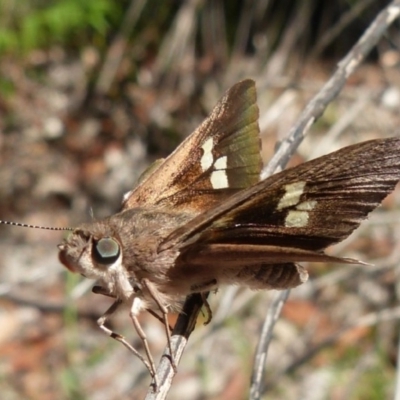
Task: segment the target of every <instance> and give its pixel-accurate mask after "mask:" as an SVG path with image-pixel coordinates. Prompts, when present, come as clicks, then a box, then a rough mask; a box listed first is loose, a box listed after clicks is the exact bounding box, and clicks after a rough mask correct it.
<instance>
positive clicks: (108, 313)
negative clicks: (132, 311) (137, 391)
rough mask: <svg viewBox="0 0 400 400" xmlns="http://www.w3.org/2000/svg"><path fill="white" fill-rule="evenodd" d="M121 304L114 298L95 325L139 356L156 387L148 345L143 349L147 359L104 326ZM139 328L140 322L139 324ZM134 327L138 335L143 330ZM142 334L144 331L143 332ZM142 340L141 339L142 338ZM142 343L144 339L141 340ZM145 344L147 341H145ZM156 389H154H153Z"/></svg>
mask: <svg viewBox="0 0 400 400" xmlns="http://www.w3.org/2000/svg"><path fill="white" fill-rule="evenodd" d="M121 304H122V301H121V300H116V301H115V302H114V303H113V304H112V305H111V307H110V308H109V309H108V310H107V311H106V312H105V313H104V314H103V315H102V316H101V317H100V318H99V319H98V320H97V325H98V326H99V328H100V329H101V330H102V331H103V332H105V333H106V334H107V335H108V336H110V337H112V338H113V339H115V340H117V341H118V342H120V343H122V344H123V345H124V346H125V347H126V348H128V349H129V350H130V351H131V352H132V353H133V354H134V355H135V356H136V357H137V358H139V360H140V361H142V363H143V364H144V365H145V366H146V368H147V369H148V371H149V372H150V375H151V377H152V379H153V380H154V386H155V388H157V387H158V384H157V379H156V368H155V365H154V362H153V358H152V357H151V355H150V357H149V350H148V345H147V347H146V346H145V351H146V355H147V357H148V360H149V361H147V360H146V359H145V358H144V357H143V356H142V355H141V354H140V353H139V352H138V351H137V350H136V349H135V348H134V347H133V346H132V345H131V344H130V343H129V342H127V340H126V339H125V338H124V337H123V336H122V335H120V334H118V333H116V332H114V331H112V330H111V329H109V328H107V327H106V326H105V323H106V321H107V319H108V318H109V317H110V316H111V315H112V314H114V313H115V311H116V310H117V309H118V307H119V306H120V305H121ZM139 328H140V324H139ZM135 329H136V331H137V333H138V335H139V336H140V337H141V335H140V332H142V333H143V330H142V329H141V328H140V331H139V330H138V329H137V327H136V325H135ZM143 334H144V333H143ZM142 341H143V339H142ZM143 343H144V341H143ZM146 344H147V341H146ZM155 390H156V389H155Z"/></svg>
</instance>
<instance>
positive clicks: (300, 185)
mask: <svg viewBox="0 0 400 400" xmlns="http://www.w3.org/2000/svg"><path fill="white" fill-rule="evenodd" d="M305 186H306V183H305V182H301V181H300V182H295V183H289V184H288V185H286V186H285V190H286V193H285V194H284V195H283V197H282V198H281V199H280V200H279V203H278V206H277V210H282V209H283V208H287V207H291V206H295V205H296V204H297V203H298V202H299V201H300V196H301V195H302V194H303V192H304V187H305Z"/></svg>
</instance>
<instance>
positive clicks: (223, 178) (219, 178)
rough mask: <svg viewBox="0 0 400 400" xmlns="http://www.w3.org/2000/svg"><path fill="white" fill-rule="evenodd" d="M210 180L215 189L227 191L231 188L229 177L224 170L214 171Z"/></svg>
mask: <svg viewBox="0 0 400 400" xmlns="http://www.w3.org/2000/svg"><path fill="white" fill-rule="evenodd" d="M210 180H211V185H212V187H213V189H226V188H227V187H229V183H228V177H227V175H226V171H224V170H220V171H213V172H212V173H211V178H210Z"/></svg>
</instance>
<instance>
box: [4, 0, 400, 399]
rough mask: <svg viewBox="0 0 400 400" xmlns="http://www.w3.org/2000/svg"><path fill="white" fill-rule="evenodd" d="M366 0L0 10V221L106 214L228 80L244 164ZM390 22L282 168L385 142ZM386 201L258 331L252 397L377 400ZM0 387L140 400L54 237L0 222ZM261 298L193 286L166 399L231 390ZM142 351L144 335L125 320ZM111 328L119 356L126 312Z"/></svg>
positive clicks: (385, 390) (398, 101)
mask: <svg viewBox="0 0 400 400" xmlns="http://www.w3.org/2000/svg"><path fill="white" fill-rule="evenodd" d="M387 3H388V2H386V1H380V0H375V1H368V0H359V1H357V0H354V1H344V0H334V1H330V2H326V1H322V0H308V1H290V0H284V1H278V0H269V1H268V0H254V1H252V0H246V1H229V2H228V1H225V2H224V1H220V0H214V1H201V0H188V1H170V2H159V1H156V0H148V1H145V0H136V1H120V2H114V1H112V0H86V1H85V2H82V1H81V2H79V1H77V0H59V1H55V0H53V1H52V0H32V1H30V2H26V3H25V2H24V4H22V3H21V2H18V0H3V1H2V2H0V218H1V219H6V220H12V221H19V222H25V223H30V224H38V225H49V226H75V225H77V224H78V223H80V222H84V221H89V220H90V219H91V210H93V214H94V216H95V218H96V217H98V218H100V217H104V216H106V215H109V214H110V213H114V212H116V211H117V210H118V207H119V204H120V201H121V198H122V195H123V194H124V193H125V192H126V191H128V190H130V189H131V188H132V187H133V185H134V184H135V182H136V180H137V178H138V176H139V175H140V173H141V172H142V171H143V170H144V169H145V168H146V166H148V165H149V163H150V162H152V161H153V160H155V159H157V158H160V157H163V156H165V155H168V154H169V153H170V152H171V151H172V150H173V149H174V148H175V147H176V145H177V144H179V143H180V141H181V140H182V139H183V138H184V137H185V136H186V135H188V134H189V133H190V132H191V131H193V130H194V129H195V128H196V126H197V125H199V123H200V122H201V121H202V119H203V118H204V117H205V116H206V115H207V113H208V112H209V111H210V110H211V108H212V107H213V105H214V104H215V103H216V101H217V100H218V98H219V97H221V96H222V94H223V92H224V91H225V90H226V89H227V88H228V87H230V86H231V85H233V84H234V83H235V82H237V81H239V80H241V79H244V78H252V79H255V80H256V82H257V88H258V93H259V95H258V96H259V106H260V127H261V131H262V139H263V157H264V160H265V161H267V160H268V158H269V157H270V156H271V155H272V154H273V150H274V145H275V143H276V141H277V140H279V139H280V138H282V137H284V136H285V135H286V134H287V132H288V131H289V129H290V127H291V126H292V125H293V123H294V121H295V120H296V117H297V116H298V115H299V113H300V112H301V110H302V109H303V108H304V106H305V105H306V104H307V101H308V100H309V99H310V98H312V97H313V96H314V95H315V94H316V93H317V91H318V90H319V89H320V88H321V86H322V85H323V84H324V83H325V82H326V80H327V79H328V78H329V77H330V75H331V73H332V72H333V71H334V69H335V65H336V64H337V63H338V62H339V61H340V59H341V58H342V57H343V56H344V55H345V54H346V52H347V51H348V50H349V49H350V48H351V46H352V45H353V44H354V43H355V42H356V41H357V40H358V38H359V37H360V35H361V34H362V32H364V30H365V29H366V28H367V27H368V25H369V24H370V22H371V21H372V20H373V18H374V17H375V16H376V15H377V13H378V12H379V11H380V10H381V9H382V8H383V7H384V6H385V5H386V4H387ZM399 45H400V30H399V23H398V22H397V23H395V24H394V25H393V27H392V28H391V29H390V30H389V31H388V32H387V34H386V36H385V37H384V38H382V39H381V40H380V41H379V44H378V46H377V47H376V48H375V50H374V51H373V52H372V54H371V55H370V57H369V59H368V61H367V62H366V63H364V65H363V66H362V67H361V68H360V69H359V70H358V71H357V72H356V74H354V75H353V76H351V77H350V80H349V82H348V84H347V86H346V88H345V89H344V90H343V91H342V93H341V95H340V96H339V98H338V99H336V101H334V102H333V103H332V104H331V105H330V107H329V108H328V110H327V111H326V112H325V114H324V116H323V118H321V119H320V120H319V121H318V122H317V123H316V124H315V125H314V126H313V127H312V129H311V132H310V134H309V136H308V137H307V139H306V140H305V142H304V143H303V144H302V146H301V147H300V149H299V152H298V154H297V155H296V156H295V157H294V159H293V161H292V162H293V163H299V162H302V161H304V160H306V159H309V158H315V157H317V156H319V155H322V154H325V153H328V152H330V151H333V150H335V149H337V148H340V147H343V146H346V145H349V144H352V143H357V142H360V141H363V140H367V139H372V138H378V137H386V136H394V135H398V134H399V120H400V115H399V110H400V69H399V66H400V51H399ZM399 204H400V194H399V192H398V191H397V192H395V193H394V194H393V195H391V196H390V197H389V198H388V199H387V200H386V201H385V203H384V206H383V207H381V208H380V209H379V210H377V211H375V212H374V213H373V215H372V216H371V217H370V219H369V221H368V222H366V223H364V224H363V225H362V227H361V228H360V229H359V230H358V231H357V232H356V233H355V234H353V235H352V236H351V238H349V239H348V240H347V241H346V242H344V243H342V244H340V245H338V246H335V248H333V249H332V251H331V254H340V255H341V256H348V257H354V258H360V259H362V260H364V261H366V262H370V263H372V264H374V265H375V266H374V267H362V268H360V267H354V266H348V265H347V266H332V265H322V264H321V265H319V266H318V267H317V268H313V269H312V270H310V275H311V277H312V280H311V282H309V283H307V284H305V285H303V286H302V287H300V288H298V289H296V290H293V291H292V293H291V297H290V300H289V301H288V303H287V304H286V306H285V309H284V312H283V315H282V317H281V319H280V321H279V322H278V324H277V326H276V329H275V338H274V341H273V342H272V345H271V348H270V352H269V357H268V361H267V376H266V382H267V386H268V395H266V397H265V398H279V399H280V398H282V399H298V398H302V399H327V398H330V399H383V398H392V397H393V393H394V390H395V376H396V363H397V347H398V343H397V342H398V322H397V319H398V317H399V314H400V311H399V309H398V308H397V307H398V306H397V304H398V296H399V290H398V286H397V282H396V278H397V270H396V266H397V265H398V263H399V259H400V249H399V244H398V242H399V241H398V238H400V232H399V230H400V224H399V215H400V214H399V212H400V211H399V210H400V209H399ZM0 238H1V239H0V252H1V255H2V257H1V258H0V295H1V297H0V393H1V398H2V399H6V400H9V399H11V400H13V399H41V400H52V399H90V400H102V399H140V398H143V396H144V394H145V393H146V390H147V385H148V384H149V381H150V379H149V376H148V374H147V371H146V370H145V368H144V367H143V365H141V363H140V362H139V361H138V360H137V359H135V358H134V357H133V356H132V355H131V354H130V353H129V352H128V351H127V350H126V349H125V348H124V347H123V346H121V345H120V344H118V343H116V342H114V341H113V340H112V339H110V338H108V337H107V336H105V335H104V334H103V333H102V332H101V331H100V330H99V329H98V328H97V325H96V322H95V321H96V319H97V318H98V317H99V316H100V315H101V314H102V312H104V311H105V310H106V309H107V307H108V305H109V304H110V300H109V299H107V298H103V297H102V296H99V295H94V294H92V293H91V292H90V288H91V285H92V283H91V282H88V281H87V280H84V279H83V278H82V279H81V278H80V277H76V276H72V275H71V274H70V273H67V272H66V271H64V270H63V269H62V267H61V266H60V264H59V262H58V260H57V248H56V245H57V243H59V242H60V241H61V239H62V234H61V233H58V232H50V231H43V230H28V229H22V228H14V227H9V226H2V227H1V228H0ZM270 298H271V293H261V292H260V293H254V292H250V291H247V290H241V289H239V288H229V289H224V290H221V291H220V292H219V293H217V294H216V295H211V298H210V304H211V307H212V308H213V312H214V320H213V321H212V323H211V324H210V325H208V326H206V327H203V326H202V324H201V321H199V324H198V328H197V329H196V331H195V333H194V335H193V336H192V337H191V340H190V344H189V347H188V349H187V351H186V352H185V354H184V356H183V361H182V363H181V365H180V367H179V373H178V375H177V376H176V378H175V380H174V384H173V387H172V390H171V393H170V397H169V398H170V399H183V398H185V399H213V400H216V399H221V400H222V399H244V398H246V397H247V396H248V394H247V391H248V386H249V380H250V374H251V366H252V361H253V354H254V349H255V346H256V343H257V338H258V335H259V330H260V327H261V324H262V321H263V317H264V314H265V312H266V310H267V307H268V304H269V301H270ZM141 321H142V323H143V325H144V326H145V329H146V332H147V334H148V336H149V339H150V343H151V346H152V349H153V351H154V354H155V358H156V360H157V359H158V357H159V355H160V354H161V351H162V349H163V347H164V346H165V336H164V332H163V327H162V326H161V324H160V323H159V322H158V321H155V320H154V318H153V317H151V316H148V315H143V316H142V320H141ZM113 328H114V329H115V330H116V331H118V332H120V333H123V334H125V335H126V336H127V338H128V339H129V340H130V341H131V342H132V343H133V344H135V345H136V346H140V343H139V340H138V338H137V337H136V335H135V333H134V330H133V329H132V326H131V323H130V321H129V317H128V315H127V314H120V315H119V316H118V317H116V318H114V319H113Z"/></svg>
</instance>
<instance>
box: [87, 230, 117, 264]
mask: <svg viewBox="0 0 400 400" xmlns="http://www.w3.org/2000/svg"><path fill="white" fill-rule="evenodd" d="M120 252H121V250H120V246H119V243H118V242H117V241H116V240H114V239H112V238H109V237H106V238H103V239H100V240H99V241H98V242H96V243H95V244H94V246H93V257H94V259H95V261H96V262H98V263H99V264H103V265H108V264H113V263H114V262H115V261H117V260H118V257H119V255H120Z"/></svg>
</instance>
